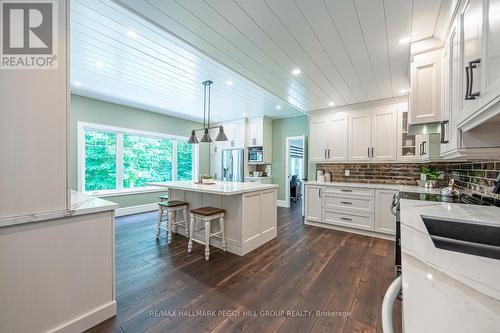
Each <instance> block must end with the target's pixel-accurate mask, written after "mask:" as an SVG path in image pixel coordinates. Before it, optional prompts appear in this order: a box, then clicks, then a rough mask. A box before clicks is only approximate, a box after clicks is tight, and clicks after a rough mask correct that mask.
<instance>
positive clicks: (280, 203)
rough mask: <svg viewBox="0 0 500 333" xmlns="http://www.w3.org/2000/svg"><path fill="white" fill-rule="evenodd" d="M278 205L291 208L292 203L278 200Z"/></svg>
mask: <svg viewBox="0 0 500 333" xmlns="http://www.w3.org/2000/svg"><path fill="white" fill-rule="evenodd" d="M278 207H285V208H290V204H289V203H288V202H286V200H278Z"/></svg>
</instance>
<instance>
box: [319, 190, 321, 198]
mask: <svg viewBox="0 0 500 333" xmlns="http://www.w3.org/2000/svg"><path fill="white" fill-rule="evenodd" d="M319 197H320V198H321V188H320V189H319Z"/></svg>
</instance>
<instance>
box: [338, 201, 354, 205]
mask: <svg viewBox="0 0 500 333" xmlns="http://www.w3.org/2000/svg"><path fill="white" fill-rule="evenodd" d="M340 203H341V204H344V205H352V202H350V201H341V202H340Z"/></svg>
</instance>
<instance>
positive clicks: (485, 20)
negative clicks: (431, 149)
mask: <svg viewBox="0 0 500 333" xmlns="http://www.w3.org/2000/svg"><path fill="white" fill-rule="evenodd" d="M454 25H457V26H458V28H459V29H458V31H459V33H460V36H461V37H460V52H461V55H460V72H459V75H460V77H459V80H460V83H461V89H460V91H461V94H460V95H461V96H460V97H461V98H460V101H461V107H459V109H458V110H459V112H457V127H458V128H459V129H461V130H463V131H469V130H472V129H474V128H476V127H478V126H480V125H482V124H484V123H485V122H488V121H490V120H493V119H495V118H496V119H498V118H497V116H499V115H500V106H499V105H498V103H497V102H498V101H499V100H500V38H499V35H500V0H468V1H462V4H461V7H460V8H459V15H457V16H456V17H455V21H454ZM448 39H449V37H448Z"/></svg>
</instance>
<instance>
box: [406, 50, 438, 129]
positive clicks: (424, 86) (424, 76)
mask: <svg viewBox="0 0 500 333" xmlns="http://www.w3.org/2000/svg"><path fill="white" fill-rule="evenodd" d="M410 76H411V91H410V96H409V100H410V112H409V115H410V119H409V120H410V125H418V124H425V123H436V122H440V121H441V52H440V51H432V52H428V53H424V54H419V55H416V56H415V58H414V60H413V62H412V63H411V73H410Z"/></svg>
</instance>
